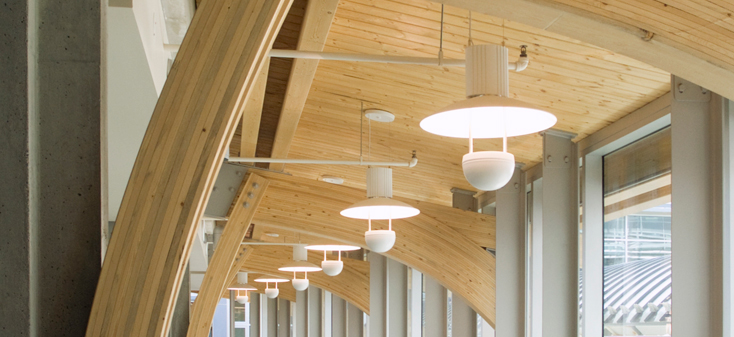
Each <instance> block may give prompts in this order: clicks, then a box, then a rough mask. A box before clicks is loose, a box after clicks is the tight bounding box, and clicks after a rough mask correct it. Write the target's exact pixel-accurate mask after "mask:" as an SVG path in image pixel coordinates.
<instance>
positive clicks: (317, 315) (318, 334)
mask: <svg viewBox="0 0 734 337" xmlns="http://www.w3.org/2000/svg"><path fill="white" fill-rule="evenodd" d="M307 291H308V337H322V336H323V333H324V331H323V329H322V326H321V312H322V310H323V309H322V308H321V297H322V295H323V294H322V291H321V289H319V288H316V287H308V290H307Z"/></svg>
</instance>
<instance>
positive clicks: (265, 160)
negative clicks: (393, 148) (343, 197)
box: [229, 157, 418, 167]
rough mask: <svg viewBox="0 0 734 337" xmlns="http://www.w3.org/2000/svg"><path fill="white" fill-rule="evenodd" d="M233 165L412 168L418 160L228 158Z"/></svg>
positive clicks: (414, 158)
mask: <svg viewBox="0 0 734 337" xmlns="http://www.w3.org/2000/svg"><path fill="white" fill-rule="evenodd" d="M229 161H230V162H234V163H277V164H311V165H362V166H394V167H414V166H415V165H416V164H418V158H416V157H413V158H412V159H411V160H410V161H408V162H380V161H361V160H351V161H350V160H316V159H276V158H242V157H230V158H229Z"/></svg>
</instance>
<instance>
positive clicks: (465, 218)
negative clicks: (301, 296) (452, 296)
mask: <svg viewBox="0 0 734 337" xmlns="http://www.w3.org/2000/svg"><path fill="white" fill-rule="evenodd" d="M267 177H268V178H269V179H270V180H271V182H270V187H269V189H268V194H267V195H266V196H265V197H264V198H263V201H262V203H261V204H260V208H259V209H258V212H257V214H256V215H255V218H254V219H253V223H255V224H256V226H257V225H265V226H270V227H276V228H283V229H288V230H292V231H296V232H303V233H309V234H311V235H314V236H320V237H324V238H329V239H332V240H338V241H341V242H344V243H347V244H352V245H358V246H362V247H365V244H364V232H365V230H366V229H367V224H366V223H365V222H364V221H360V220H354V219H347V218H344V217H343V216H341V215H340V214H339V212H340V211H341V210H342V209H344V208H346V207H348V206H349V205H351V204H352V203H354V202H357V201H359V200H362V199H364V197H365V193H364V191H361V190H357V189H353V188H349V187H344V186H334V185H330V184H327V183H323V182H318V181H313V180H307V179H302V178H295V177H284V176H282V175H276V174H269V175H267ZM401 200H402V201H405V202H408V203H412V204H413V205H416V207H418V208H419V209H421V211H422V212H421V214H420V215H419V216H416V217H413V218H409V219H403V220H399V221H395V223H394V224H393V228H394V229H395V231H396V232H397V242H396V243H395V246H394V247H393V248H392V249H391V250H390V251H388V252H387V253H386V254H385V255H387V256H389V257H390V258H392V259H395V260H397V261H400V262H402V263H404V264H406V265H408V266H411V267H413V268H416V269H418V270H420V271H421V272H423V273H426V274H428V275H430V276H431V277H433V278H435V279H436V280H437V281H438V282H439V283H441V284H442V285H443V286H445V287H446V288H448V289H450V290H451V291H452V292H455V293H457V294H459V295H460V296H461V297H463V298H465V299H466V301H467V302H468V303H469V305H470V306H471V307H472V308H473V309H474V310H475V311H476V312H477V313H479V314H480V315H481V316H482V317H483V318H484V319H485V320H487V321H488V322H489V323H490V324H492V325H494V321H495V293H494V292H495V278H494V273H495V259H494V257H493V256H492V255H491V254H489V253H488V252H487V251H485V250H484V249H482V248H481V247H479V246H478V245H477V244H476V243H474V242H473V241H471V240H470V239H469V238H468V237H466V236H465V235H463V234H461V233H460V232H459V231H457V230H455V229H454V228H453V227H452V224H454V223H456V222H462V223H465V224H466V223H482V221H486V220H487V219H489V218H491V217H489V216H487V215H482V214H479V213H472V212H465V211H461V210H458V209H454V208H450V207H445V206H438V205H429V204H425V203H423V204H419V203H417V202H415V201H410V200H404V199H401ZM379 225H381V224H377V223H373V227H378V226H379Z"/></svg>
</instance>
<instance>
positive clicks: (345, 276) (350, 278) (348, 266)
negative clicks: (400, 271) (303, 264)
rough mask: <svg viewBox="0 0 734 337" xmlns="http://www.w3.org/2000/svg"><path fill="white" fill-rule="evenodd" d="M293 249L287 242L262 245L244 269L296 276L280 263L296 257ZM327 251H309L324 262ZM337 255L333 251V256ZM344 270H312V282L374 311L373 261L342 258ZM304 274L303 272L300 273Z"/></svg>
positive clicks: (314, 260) (318, 262)
mask: <svg viewBox="0 0 734 337" xmlns="http://www.w3.org/2000/svg"><path fill="white" fill-rule="evenodd" d="M292 257H293V249H292V248H291V247H284V246H258V247H257V249H256V250H255V251H254V252H253V253H252V254H251V255H250V256H249V258H248V259H247V261H245V263H244V265H243V267H242V270H249V271H253V272H258V273H267V274H272V275H275V276H280V277H284V278H289V279H292V278H293V273H287V272H282V271H279V270H278V267H280V266H283V265H285V264H286V263H288V262H290V261H292ZM323 259H324V255H323V252H318V253H317V252H309V253H308V261H309V262H311V263H313V264H315V265H319V266H320V265H321V261H322V260H323ZM334 259H335V257H333V256H331V254H329V260H334ZM342 261H344V270H342V272H341V273H340V274H339V275H337V276H333V277H332V276H328V275H326V274H324V273H323V272H315V273H308V279H309V283H310V284H311V285H312V286H316V287H319V288H321V289H323V290H326V291H329V292H331V293H334V294H335V295H337V296H339V297H341V298H342V299H344V300H346V301H347V302H350V303H352V304H354V305H355V306H356V307H357V308H359V310H362V311H363V312H365V313H367V314H368V315H369V313H370V263H369V262H367V261H359V260H354V259H347V258H342ZM298 278H303V273H298Z"/></svg>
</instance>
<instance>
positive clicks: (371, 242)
mask: <svg viewBox="0 0 734 337" xmlns="http://www.w3.org/2000/svg"><path fill="white" fill-rule="evenodd" d="M364 241H365V242H366V243H367V247H369V248H370V250H372V251H373V252H375V253H384V252H386V251H388V250H390V248H392V246H393V245H394V244H395V231H391V230H384V229H380V230H372V231H367V232H365V233H364Z"/></svg>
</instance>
